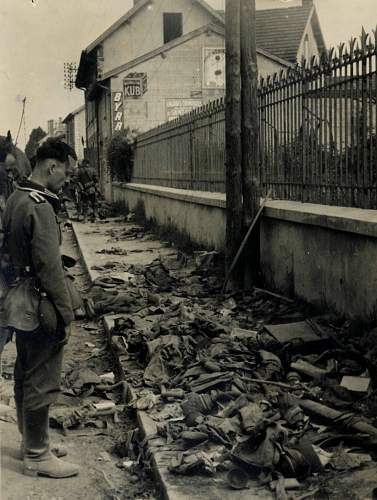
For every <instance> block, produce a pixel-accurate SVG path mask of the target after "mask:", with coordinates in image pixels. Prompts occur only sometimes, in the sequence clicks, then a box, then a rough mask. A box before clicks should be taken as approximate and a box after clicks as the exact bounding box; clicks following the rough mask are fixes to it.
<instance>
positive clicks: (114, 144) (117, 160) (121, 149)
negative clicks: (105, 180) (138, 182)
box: [107, 128, 136, 182]
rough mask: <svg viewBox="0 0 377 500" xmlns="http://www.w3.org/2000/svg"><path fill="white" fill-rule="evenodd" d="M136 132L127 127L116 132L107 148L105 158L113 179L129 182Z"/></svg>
mask: <svg viewBox="0 0 377 500" xmlns="http://www.w3.org/2000/svg"><path fill="white" fill-rule="evenodd" d="M135 139H136V133H135V131H133V130H130V129H129V128H126V129H124V130H122V132H118V133H116V134H115V135H114V136H113V137H112V138H111V141H110V143H109V146H108V148H107V160H108V162H109V165H110V171H111V178H112V179H113V180H115V181H121V182H130V181H131V178H132V169H133V163H134V153H135Z"/></svg>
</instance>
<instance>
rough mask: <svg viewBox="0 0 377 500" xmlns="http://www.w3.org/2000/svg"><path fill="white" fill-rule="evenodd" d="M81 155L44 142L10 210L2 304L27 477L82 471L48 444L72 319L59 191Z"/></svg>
mask: <svg viewBox="0 0 377 500" xmlns="http://www.w3.org/2000/svg"><path fill="white" fill-rule="evenodd" d="M75 156H76V155H75V153H74V151H73V150H72V148H70V147H69V146H68V145H67V144H65V143H64V142H62V141H60V140H58V139H48V140H47V141H45V142H44V143H43V144H42V145H41V146H40V147H39V148H38V150H37V153H36V164H35V167H34V170H33V172H32V175H31V177H30V179H29V180H26V181H21V182H20V183H19V185H18V186H17V188H16V190H15V192H14V193H13V194H12V195H11V196H10V198H9V199H8V201H7V204H6V208H5V212H4V220H3V229H4V234H5V250H6V251H7V253H8V255H9V256H10V260H11V264H12V271H13V286H12V287H11V288H10V291H9V292H8V294H7V296H6V298H5V304H4V306H5V311H6V316H7V320H8V321H7V326H8V327H9V328H10V330H11V331H13V332H15V333H16V347H17V360H16V366H15V372H14V381H15V402H16V408H17V421H18V427H19V430H20V432H21V434H22V435H23V445H22V447H21V452H22V454H23V459H24V474H26V475H30V476H38V475H43V476H48V477H53V478H64V477H71V476H74V475H77V474H78V467H77V466H75V465H73V464H70V463H68V462H65V461H62V460H60V459H59V458H57V456H56V455H55V454H53V453H52V451H51V447H50V442H49V407H50V405H51V404H52V403H54V402H55V401H56V399H57V396H58V394H59V390H60V381H61V369H62V361H63V347H64V344H66V343H67V342H68V339H69V336H70V329H71V322H72V320H73V310H72V301H71V297H70V294H69V290H68V287H67V284H66V275H65V272H64V269H63V265H62V260H61V254H60V248H59V246H60V244H61V232H60V228H59V225H58V223H57V217H56V214H57V212H58V210H59V208H60V205H59V198H58V196H57V193H58V192H59V191H60V189H61V188H62V186H63V184H64V182H65V181H66V179H67V178H69V176H70V175H71V173H72V171H71V165H70V157H73V158H75ZM56 453H57V454H59V450H57V451H56ZM61 454H62V453H61Z"/></svg>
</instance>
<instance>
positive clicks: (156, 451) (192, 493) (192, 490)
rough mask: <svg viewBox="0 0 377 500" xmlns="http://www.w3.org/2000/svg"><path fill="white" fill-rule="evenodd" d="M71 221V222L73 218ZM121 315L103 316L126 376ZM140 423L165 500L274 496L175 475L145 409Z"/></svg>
mask: <svg viewBox="0 0 377 500" xmlns="http://www.w3.org/2000/svg"><path fill="white" fill-rule="evenodd" d="M71 222H72V221H71ZM75 226H76V224H75V223H74V222H72V230H73V234H74V237H75V240H76V243H77V246H78V250H79V253H80V255H81V258H82V261H83V264H84V268H85V269H86V271H87V273H88V276H89V278H90V281H91V283H92V282H93V280H94V278H95V277H96V276H95V273H94V272H93V270H91V269H90V268H89V266H88V264H87V262H86V258H85V253H86V246H85V242H83V241H82V239H80V238H79V237H78V231H77V230H76V227H75ZM122 316H123V315H122V314H116V315H108V316H105V317H104V319H103V325H104V329H105V332H106V336H107V339H108V344H109V348H110V351H111V353H112V355H113V357H114V360H115V364H116V368H117V370H118V371H119V374H120V376H121V377H122V378H124V369H123V366H122V362H121V359H120V355H119V354H118V349H117V348H116V346H115V344H114V343H113V342H111V335H110V331H111V328H112V326H113V325H114V320H115V318H118V317H122ZM129 394H130V396H131V399H133V398H134V397H135V392H134V389H133V388H132V387H130V392H129ZM136 413H137V422H138V425H139V429H140V432H141V435H142V437H143V439H144V440H145V442H146V443H147V454H148V457H149V459H150V464H151V469H152V470H151V472H152V475H153V477H154V478H155V480H156V482H157V484H158V485H159V487H160V491H161V494H162V497H163V498H164V499H165V500H191V499H192V500H246V499H249V498H253V499H255V500H268V499H272V498H273V497H272V495H269V494H268V493H267V494H266V490H263V491H261V489H260V488H257V489H246V490H231V489H224V487H222V488H220V489H219V483H217V482H216V481H213V480H209V479H208V478H201V477H200V476H195V477H191V476H179V475H174V476H173V475H172V474H171V473H170V472H169V470H168V466H169V464H170V461H171V458H172V457H173V456H175V455H176V453H175V452H169V451H161V449H160V448H159V447H158V446H153V443H152V442H151V441H153V438H155V437H156V436H157V428H156V423H155V422H154V420H152V419H151V418H150V417H149V415H148V414H147V413H146V412H145V411H141V410H136Z"/></svg>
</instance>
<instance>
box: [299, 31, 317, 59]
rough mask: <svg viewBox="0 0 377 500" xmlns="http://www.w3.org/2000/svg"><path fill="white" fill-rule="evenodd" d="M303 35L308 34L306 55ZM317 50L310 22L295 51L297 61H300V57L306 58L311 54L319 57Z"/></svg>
mask: <svg viewBox="0 0 377 500" xmlns="http://www.w3.org/2000/svg"><path fill="white" fill-rule="evenodd" d="M305 35H308V38H307V39H308V55H306V54H305V52H306V49H305ZM319 55H320V54H319V50H318V45H317V41H316V39H315V36H314V31H313V26H312V24H311V23H309V24H308V26H307V29H306V32H305V34H304V36H303V38H302V40H301V44H300V48H299V49H298V52H297V62H298V63H301V61H302V58H303V57H304V58H308V59H310V58H311V57H313V56H316V57H317V58H318V57H319Z"/></svg>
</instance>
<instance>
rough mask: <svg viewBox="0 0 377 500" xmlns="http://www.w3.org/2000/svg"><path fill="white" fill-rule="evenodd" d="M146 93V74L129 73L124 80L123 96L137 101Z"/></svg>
mask: <svg viewBox="0 0 377 500" xmlns="http://www.w3.org/2000/svg"><path fill="white" fill-rule="evenodd" d="M146 91H147V75H146V73H130V74H129V75H127V76H126V77H125V79H124V96H125V98H126V99H127V98H129V97H132V98H134V99H137V98H138V97H142V96H143V95H144V94H145V92H146Z"/></svg>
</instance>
